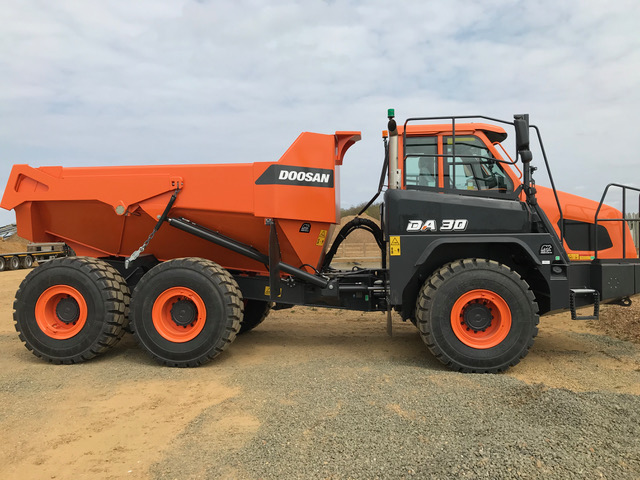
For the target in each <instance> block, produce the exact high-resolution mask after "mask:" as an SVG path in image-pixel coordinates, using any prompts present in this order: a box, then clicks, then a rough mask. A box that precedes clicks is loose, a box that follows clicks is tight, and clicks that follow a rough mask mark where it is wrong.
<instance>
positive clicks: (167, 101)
mask: <svg viewBox="0 0 640 480" xmlns="http://www.w3.org/2000/svg"><path fill="white" fill-rule="evenodd" d="M0 13H1V14H2V17H3V19H4V22H3V31H2V33H0V40H1V41H0V68H1V69H2V72H3V75H2V76H0V115H2V118H3V128H2V129H0V155H1V156H0V179H6V178H7V176H8V173H9V169H10V165H11V164H13V163H29V164H31V165H34V166H40V165H51V164H61V165H77V166H91V165H104V164H116V165H118V164H119V165H125V164H153V163H203V162H207V163H217V162H251V161H271V160H276V159H277V158H279V156H280V155H281V154H282V153H283V152H284V151H285V150H286V148H287V147H288V146H289V144H290V143H291V142H292V141H293V140H294V139H295V138H296V137H297V135H298V134H299V133H300V132H301V131H318V132H322V133H332V132H333V131H335V130H362V131H363V140H362V141H361V142H360V143H359V144H357V145H356V146H354V147H353V148H352V149H351V150H350V151H349V153H348V154H347V157H346V160H345V165H344V167H343V171H342V175H341V180H342V186H343V191H342V196H341V197H342V201H343V203H344V204H346V205H349V204H355V203H358V202H361V201H365V200H367V199H368V198H369V197H370V196H371V195H373V193H374V192H375V189H376V187H377V183H378V176H379V169H380V167H381V162H382V155H383V153H382V142H381V140H380V131H381V130H382V129H384V128H385V125H386V118H385V113H386V109H387V108H389V107H395V108H396V112H397V114H398V116H399V117H401V118H405V117H408V116H422V115H429V116H431V115H447V114H469V113H483V114H487V115H490V116H496V117H503V118H505V119H507V120H508V119H509V118H511V115H512V114H513V113H522V112H529V113H530V114H531V118H532V121H533V122H534V123H536V124H537V125H539V126H540V128H541V130H542V133H543V136H544V138H545V147H546V149H547V152H548V153H549V156H550V160H551V162H552V165H553V169H554V174H555V176H556V183H557V185H558V186H559V187H560V188H562V189H564V190H567V191H572V190H573V189H574V188H577V187H578V186H584V187H585V188H584V190H581V192H580V193H581V194H583V195H586V196H589V197H591V198H599V195H600V193H601V191H602V190H603V188H604V185H605V184H606V183H607V181H618V182H632V183H633V182H637V181H638V180H637V173H638V168H637V161H636V159H635V158H634V156H633V139H634V138H635V136H636V135H637V134H636V132H635V131H634V130H635V129H634V121H635V113H636V111H638V108H639V107H640V90H639V89H638V88H637V86H638V85H639V84H640V69H639V68H638V65H640V37H639V36H638V35H637V30H636V25H637V24H638V22H639V20H640V5H638V4H637V3H636V2H632V1H619V2H608V3H606V4H605V3H601V2H589V1H586V2H585V1H577V0H575V1H568V2H551V1H546V0H545V1H539V2H515V1H509V0H489V1H484V2H474V1H471V0H468V1H462V0H456V1H452V2H446V3H443V2H435V1H421V2H403V3H400V4H393V5H392V4H389V3H388V2H382V1H368V2H356V1H344V2H342V1H335V2H319V1H305V2H303V1H272V2H269V4H268V5H267V6H265V5H264V2H259V1H237V2H219V1H218V2H216V1H210V2H207V1H202V2H195V1H183V2H174V1H159V0H158V1H152V0H147V1H140V2H134V3H131V2H125V1H116V2H99V3H96V2H72V1H57V2H46V1H24V2H5V3H4V4H3V5H2V6H0ZM536 160H539V157H537V158H536ZM605 166H606V167H605ZM603 170H605V171H604V172H603ZM539 173H540V181H541V182H542V183H544V175H542V174H541V172H539ZM636 185H637V183H636ZM11 218H12V217H11V215H10V214H8V213H7V212H4V211H3V212H2V213H0V224H1V223H7V222H8V221H11Z"/></svg>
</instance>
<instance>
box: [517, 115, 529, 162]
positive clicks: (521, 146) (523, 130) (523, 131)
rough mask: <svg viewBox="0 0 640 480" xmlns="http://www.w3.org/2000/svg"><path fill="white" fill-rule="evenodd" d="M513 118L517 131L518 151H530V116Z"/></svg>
mask: <svg viewBox="0 0 640 480" xmlns="http://www.w3.org/2000/svg"><path fill="white" fill-rule="evenodd" d="M513 118H514V122H513V125H514V127H515V129H516V149H517V150H518V151H519V152H521V151H523V150H529V114H528V113H525V114H522V115H514V116H513Z"/></svg>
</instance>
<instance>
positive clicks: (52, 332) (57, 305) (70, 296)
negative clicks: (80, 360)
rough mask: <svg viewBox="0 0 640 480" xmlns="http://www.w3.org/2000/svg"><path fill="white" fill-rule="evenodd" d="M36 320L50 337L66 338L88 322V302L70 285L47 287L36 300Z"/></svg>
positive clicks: (75, 333)
mask: <svg viewBox="0 0 640 480" xmlns="http://www.w3.org/2000/svg"><path fill="white" fill-rule="evenodd" d="M35 313H36V322H37V324H38V327H40V330H41V331H42V332H43V333H44V334H45V335H47V336H48V337H51V338H55V339H56V340H66V339H68V338H71V337H73V336H75V335H77V334H78V332H80V330H82V328H83V327H84V325H85V324H86V323H87V302H86V301H85V300H84V297H83V296H82V294H81V293H80V292H79V291H78V290H76V289H75V288H73V287H70V286H69V285H55V286H53V287H49V288H47V289H46V290H45V291H44V292H42V294H41V295H40V297H39V298H38V300H37V302H36V310H35Z"/></svg>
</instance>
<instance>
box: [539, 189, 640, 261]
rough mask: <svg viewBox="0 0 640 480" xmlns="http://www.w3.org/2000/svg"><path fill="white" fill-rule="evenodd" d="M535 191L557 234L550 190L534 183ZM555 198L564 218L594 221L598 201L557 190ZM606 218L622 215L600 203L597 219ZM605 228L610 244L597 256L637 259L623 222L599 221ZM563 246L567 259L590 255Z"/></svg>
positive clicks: (555, 216) (599, 251) (590, 254)
mask: <svg viewBox="0 0 640 480" xmlns="http://www.w3.org/2000/svg"><path fill="white" fill-rule="evenodd" d="M536 189H537V190H538V195H537V197H538V203H539V204H540V206H541V207H542V210H544V213H545V214H546V215H547V217H548V218H549V221H550V222H551V225H553V228H554V229H555V231H556V233H557V234H558V236H559V235H560V227H559V226H558V222H559V221H560V213H559V211H558V205H557V203H556V199H555V197H554V195H553V190H551V189H550V188H546V187H540V186H537V187H536ZM558 200H559V201H560V206H561V207H562V216H563V218H564V220H577V221H579V222H584V223H595V217H596V211H597V210H598V202H594V201H593V200H589V199H587V198H583V197H579V196H577V195H571V194H570V193H565V192H560V191H558ZM606 218H622V212H620V211H619V210H617V209H615V208H613V207H610V206H608V205H603V206H602V208H601V209H600V213H599V214H598V220H601V219H606ZM598 224H599V225H602V226H603V227H604V228H606V229H607V232H608V233H609V237H610V238H611V243H612V244H613V246H612V247H611V248H607V249H605V250H601V249H599V250H598V258H638V254H637V252H636V247H635V245H634V242H633V237H632V236H631V230H630V229H629V227H628V225H627V222H599V223H598ZM623 235H625V236H626V239H625V250H626V251H625V252H623V250H622V239H623ZM564 248H565V249H566V251H567V254H569V258H570V259H572V260H590V259H591V257H592V256H594V254H595V252H594V251H593V250H591V251H589V250H572V249H571V248H569V246H568V245H567V242H566V241H565V242H564Z"/></svg>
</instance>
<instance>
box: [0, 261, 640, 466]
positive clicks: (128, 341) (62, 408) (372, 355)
mask: <svg viewBox="0 0 640 480" xmlns="http://www.w3.org/2000/svg"><path fill="white" fill-rule="evenodd" d="M26 273H27V272H25V271H24V270H20V271H15V272H2V273H0V429H1V430H2V432H3V433H2V439H3V441H2V449H0V478H2V479H49V478H51V479H54V478H55V479H85V478H86V479H89V478H90V479H101V478H114V479H119V478H131V479H134V478H135V479H147V478H163V479H164V478H259V477H260V476H261V475H258V476H256V474H253V473H251V472H249V471H244V470H243V469H242V467H239V466H238V464H233V463H231V462H230V461H228V460H225V458H227V459H228V458H235V457H233V455H236V456H237V455H247V456H248V457H247V458H249V457H251V452H247V453H246V454H245V453H244V452H243V448H245V447H246V446H247V445H248V444H249V443H250V442H255V441H256V438H257V435H258V432H262V433H261V436H260V437H259V438H262V439H263V440H261V441H260V442H261V443H260V444H259V445H266V443H267V441H268V439H269V438H270V437H269V433H268V428H269V425H270V422H273V421H274V420H273V419H271V420H270V419H269V418H268V416H266V414H265V413H264V412H265V410H264V408H263V407H264V405H263V403H264V402H265V398H271V399H274V398H275V399H277V400H273V402H275V403H277V404H278V406H279V408H280V409H281V410H278V411H281V412H287V411H291V412H294V411H299V408H298V407H300V406H299V405H296V402H297V401H298V400H296V399H298V398H301V397H299V395H301V391H303V390H304V389H309V388H315V387H317V386H318V385H321V384H323V382H329V381H330V379H329V378H327V377H325V376H326V375H330V376H332V377H334V378H333V379H332V381H335V377H336V376H337V377H338V378H339V379H340V382H341V383H340V384H343V385H350V384H352V383H353V382H357V381H358V378H362V377H363V376H367V375H374V374H375V376H374V377H372V378H376V379H377V380H376V384H378V382H379V384H380V385H381V386H384V387H385V388H390V389H391V391H393V384H394V382H397V381H400V380H399V379H400V378H401V377H402V374H398V372H402V371H406V372H411V374H412V375H416V376H417V378H420V379H422V380H424V381H430V382H432V383H433V384H434V385H438V388H448V387H447V385H453V384H454V383H455V385H456V388H460V387H461V386H462V387H463V388H465V385H468V386H469V388H476V387H474V385H476V384H478V385H480V384H482V385H490V384H492V383H491V380H490V379H489V380H483V379H487V378H488V377H487V376H477V375H461V374H454V373H452V372H448V371H446V370H444V369H443V368H442V367H441V366H440V364H439V363H438V362H437V361H436V360H435V359H434V358H433V357H432V356H431V355H430V354H429V352H428V351H427V350H426V348H425V347H424V345H423V344H422V341H421V340H420V338H419V336H418V334H417V332H416V330H415V328H414V327H413V326H412V325H411V324H407V323H402V322H401V321H400V320H399V319H398V318H396V322H395V323H394V336H393V338H388V337H387V336H386V334H385V317H384V315H383V314H379V313H376V314H363V313H357V312H355V313H354V312H340V311H332V310H324V309H315V308H294V309H293V310H285V311H279V312H273V313H272V315H271V316H270V317H269V318H268V319H267V320H266V321H265V323H263V324H262V325H260V326H259V327H258V328H256V329H255V330H254V331H253V332H249V333H248V334H246V335H243V336H241V337H238V339H237V340H236V341H235V343H234V344H233V345H232V346H231V347H230V348H229V350H227V351H226V352H225V353H223V355H222V356H220V357H218V358H217V359H215V360H214V361H213V362H212V363H210V364H208V365H206V366H204V367H201V368H198V369H187V370H184V369H171V368H164V367H160V366H158V365H156V364H155V363H154V362H153V361H152V360H150V359H149V358H148V357H147V355H146V354H145V353H144V352H143V351H142V350H141V349H140V348H138V347H137V346H136V344H135V341H134V339H133V338H132V337H131V336H126V337H125V338H124V339H123V341H122V342H121V343H120V344H119V345H117V346H116V347H115V348H114V349H113V350H112V351H111V352H109V353H107V354H105V355H103V356H102V357H100V358H97V359H95V360H93V361H90V362H87V363H84V364H80V365H72V366H54V365H49V364H47V363H45V362H43V361H41V360H39V359H38V358H36V357H35V356H33V355H32V354H31V353H30V352H29V351H27V349H26V348H25V347H24V346H23V344H22V343H21V342H20V340H19V339H18V336H17V334H16V332H15V330H14V326H13V321H12V301H13V295H14V292H15V290H16V288H17V286H18V284H19V282H20V281H21V280H22V278H23V277H24V276H25V275H26ZM327 359H329V360H330V361H331V362H332V363H331V368H330V369H328V370H317V371H315V372H314V370H313V369H314V368H315V367H314V365H320V364H321V362H326V361H327ZM319 362H320V363H319ZM305 365H306V366H309V373H306V374H305V376H304V377H303V378H293V379H292V378H289V377H288V376H287V371H291V372H293V371H295V372H298V371H299V370H298V369H299V368H301V367H304V366H305ZM354 365H355V367H354ZM382 365H384V366H388V368H389V369H390V370H393V371H394V372H395V374H394V375H393V376H392V375H391V374H388V375H387V374H385V372H384V371H378V370H379V369H381V368H382V367H381V366H382ZM350 366H351V367H350ZM385 368H386V367H385ZM270 371H273V372H276V371H277V372H280V373H279V375H281V377H279V378H282V379H283V380H281V381H276V380H275V378H276V377H275V373H274V379H269V376H268V375H269V373H268V372H270ZM256 372H267V373H266V374H262V373H260V375H256ZM489 377H490V376H489ZM495 377H497V378H500V379H501V380H503V381H508V382H510V383H509V384H514V385H521V384H522V385H523V386H524V387H526V386H527V385H532V386H534V388H538V387H540V388H543V389H547V388H552V389H556V388H557V389H561V390H560V392H565V393H567V391H570V392H597V394H598V395H600V394H601V393H602V394H607V395H609V394H610V393H614V394H627V395H622V397H625V398H628V396H629V395H631V396H638V395H640V347H639V346H638V345H635V344H633V343H630V342H625V341H621V340H616V339H613V338H611V337H607V336H604V335H601V334H598V331H597V330H594V329H593V328H592V327H590V326H589V325H588V324H587V323H585V322H572V321H571V320H570V319H569V316H568V315H565V314H562V315H556V316H552V317H545V318H543V319H541V325H540V335H539V337H538V339H537V341H536V344H535V345H534V347H533V349H532V351H531V352H530V354H529V355H528V357H526V358H525V359H524V360H523V361H522V362H521V363H520V364H519V365H518V366H516V367H514V368H512V369H511V370H510V371H509V372H508V373H507V374H503V375H499V376H495ZM506 377H508V378H506ZM367 378H369V377H367ZM243 379H244V380H246V379H252V380H251V382H255V383H253V384H252V383H249V382H248V381H243ZM478 382H481V383H478ZM332 388H335V387H332ZM483 388H484V387H483ZM526 388H529V387H526ZM280 390H282V391H280ZM374 390H375V388H374ZM498 393H499V392H496V394H498ZM407 395H417V394H416V393H415V392H414V393H408V394H407ZM412 398H413V397H411V398H410V399H409V400H411V399H412ZM416 398H417V397H416ZM614 398H618V397H614ZM620 398H621V397H620ZM632 400H633V399H632ZM636 400H637V398H636ZM367 401H369V402H374V403H375V402H376V401H378V400H376V399H369V400H367ZM380 401H381V402H383V403H382V404H383V405H386V407H385V411H386V412H387V413H390V414H393V415H397V416H398V418H400V419H404V420H407V418H411V415H413V413H411V412H407V410H406V407H402V408H401V406H400V403H399V402H400V401H398V403H388V402H387V403H384V401H383V400H380ZM633 401H634V402H635V400H633ZM336 405H337V406H336V408H337V410H336V409H334V410H331V409H322V410H321V411H319V412H315V411H313V409H314V406H313V403H312V404H311V405H310V406H307V405H305V406H304V408H305V409H306V408H308V409H309V410H310V411H309V412H308V415H309V416H312V417H313V416H314V415H317V416H318V418H324V419H326V418H332V417H331V416H332V415H333V416H336V415H338V414H339V411H340V404H339V403H338V404H336ZM305 416H306V414H305ZM318 421H320V420H318ZM276 423H277V422H276ZM265 429H267V430H265ZM309 431H312V430H309ZM307 434H308V432H307V433H305V432H304V431H302V432H300V436H301V438H304V436H305V435H307ZM267 446H268V445H267ZM267 446H265V449H266V448H267ZM282 448H284V447H282ZM639 453H640V452H639ZM587 454H589V455H590V453H589V452H587ZM185 459H186V460H185ZM327 461H328V462H330V461H331V459H330V458H328V459H327ZM537 461H538V462H540V460H537ZM212 462H214V463H215V464H216V468H215V470H211V468H212V467H211V465H212ZM266 463H268V461H267V462H266ZM539 466H540V465H539ZM540 468H542V467H540ZM616 468H617V467H616ZM620 468H623V467H620ZM624 468H631V467H628V466H627V467H624ZM541 471H542V470H541ZM623 471H625V472H627V474H629V475H630V476H629V477H628V478H633V476H634V475H635V473H639V474H640V471H638V470H632V471H628V470H623ZM211 472H215V473H211ZM411 472H412V470H411V469H408V470H406V471H405V472H404V474H403V475H398V476H397V477H396V476H394V475H391V476H388V477H387V478H399V477H403V476H406V475H410V474H411ZM352 475H356V474H352ZM363 475H364V474H363ZM329 476H331V475H329ZM514 476H515V474H514ZM325 477H327V475H326V474H324V475H319V476H318V477H317V478H325ZM382 477H385V475H382ZM636 478H637V477H636Z"/></svg>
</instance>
